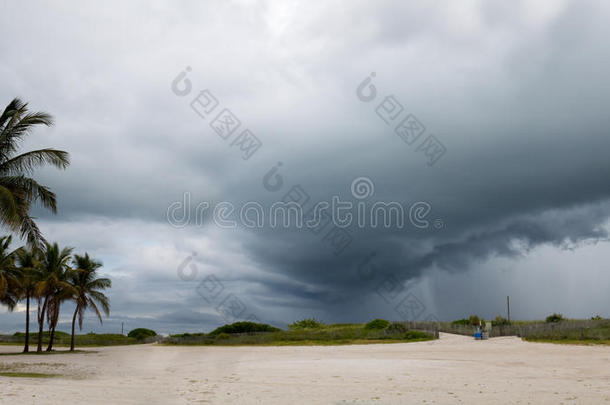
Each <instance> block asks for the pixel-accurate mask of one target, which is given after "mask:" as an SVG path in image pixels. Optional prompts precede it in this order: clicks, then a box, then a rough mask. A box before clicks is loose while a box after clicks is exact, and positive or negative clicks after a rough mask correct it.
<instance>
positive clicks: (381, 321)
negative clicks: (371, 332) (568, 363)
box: [364, 319, 390, 329]
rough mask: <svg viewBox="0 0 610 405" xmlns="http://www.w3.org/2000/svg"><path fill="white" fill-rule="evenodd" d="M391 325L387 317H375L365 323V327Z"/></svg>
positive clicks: (376, 327)
mask: <svg viewBox="0 0 610 405" xmlns="http://www.w3.org/2000/svg"><path fill="white" fill-rule="evenodd" d="M388 326H390V322H389V321H386V320H385V319H374V320H372V321H371V322H369V323H367V324H366V325H364V329H385V328H387V327H388Z"/></svg>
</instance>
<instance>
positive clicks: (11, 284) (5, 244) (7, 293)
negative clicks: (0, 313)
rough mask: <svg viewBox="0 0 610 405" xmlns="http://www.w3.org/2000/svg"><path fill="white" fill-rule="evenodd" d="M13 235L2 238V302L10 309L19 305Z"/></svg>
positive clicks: (0, 262) (0, 279)
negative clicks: (12, 244)
mask: <svg viewBox="0 0 610 405" xmlns="http://www.w3.org/2000/svg"><path fill="white" fill-rule="evenodd" d="M12 239H13V238H12V237H11V236H10V235H9V236H3V237H1V238H0V303H2V304H4V305H6V306H8V309H9V310H10V311H12V310H13V308H15V305H17V301H18V300H17V297H16V296H15V294H14V290H15V286H16V283H17V278H16V276H17V272H16V269H15V251H11V250H10V246H11V241H12Z"/></svg>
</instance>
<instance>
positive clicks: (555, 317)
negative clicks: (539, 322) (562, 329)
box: [546, 314, 565, 323]
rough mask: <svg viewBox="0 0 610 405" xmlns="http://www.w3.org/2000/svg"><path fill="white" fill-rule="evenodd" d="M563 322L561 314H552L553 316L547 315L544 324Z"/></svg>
mask: <svg viewBox="0 0 610 405" xmlns="http://www.w3.org/2000/svg"><path fill="white" fill-rule="evenodd" d="M564 320H565V318H564V317H563V315H561V314H553V315H549V316H547V317H546V322H547V323H555V322H561V321H564Z"/></svg>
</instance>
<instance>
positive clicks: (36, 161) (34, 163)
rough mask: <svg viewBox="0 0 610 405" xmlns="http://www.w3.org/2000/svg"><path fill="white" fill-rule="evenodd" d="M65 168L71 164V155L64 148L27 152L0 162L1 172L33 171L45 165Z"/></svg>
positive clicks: (8, 173)
mask: <svg viewBox="0 0 610 405" xmlns="http://www.w3.org/2000/svg"><path fill="white" fill-rule="evenodd" d="M47 164H48V165H51V166H55V167H57V168H58V169H65V168H66V167H68V165H69V164H70V155H69V154H68V152H65V151H63V150H57V149H51V148H45V149H37V150H32V151H29V152H25V153H23V154H21V155H19V156H15V157H14V158H11V159H8V160H7V161H5V162H3V163H1V164H0V174H4V175H11V174H18V173H28V174H30V173H32V172H33V171H34V169H35V168H37V167H41V166H44V165H47Z"/></svg>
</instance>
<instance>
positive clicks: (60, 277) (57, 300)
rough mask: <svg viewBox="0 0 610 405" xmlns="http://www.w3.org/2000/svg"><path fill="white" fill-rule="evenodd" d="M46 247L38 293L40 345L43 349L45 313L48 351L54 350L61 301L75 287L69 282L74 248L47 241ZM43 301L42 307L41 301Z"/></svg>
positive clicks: (40, 349)
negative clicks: (47, 327)
mask: <svg viewBox="0 0 610 405" xmlns="http://www.w3.org/2000/svg"><path fill="white" fill-rule="evenodd" d="M45 246H46V249H45V251H44V253H43V254H42V257H41V270H42V276H41V280H40V282H39V283H38V287H37V291H36V295H37V297H38V299H39V301H38V347H37V349H36V351H38V352H40V351H42V332H43V327H44V320H45V315H46V317H47V322H48V323H49V346H48V347H47V351H51V350H53V338H54V336H55V327H56V326H57V321H58V320H59V307H60V305H61V302H62V301H64V300H66V299H68V298H70V297H71V296H72V295H73V294H74V291H75V290H74V288H73V287H72V285H70V283H69V281H68V280H69V276H70V272H71V269H70V266H69V263H70V259H71V255H72V249H73V248H63V249H61V250H60V249H59V246H58V245H57V243H53V244H52V245H51V244H49V243H45ZM41 301H42V308H41V306H40V302H41Z"/></svg>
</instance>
